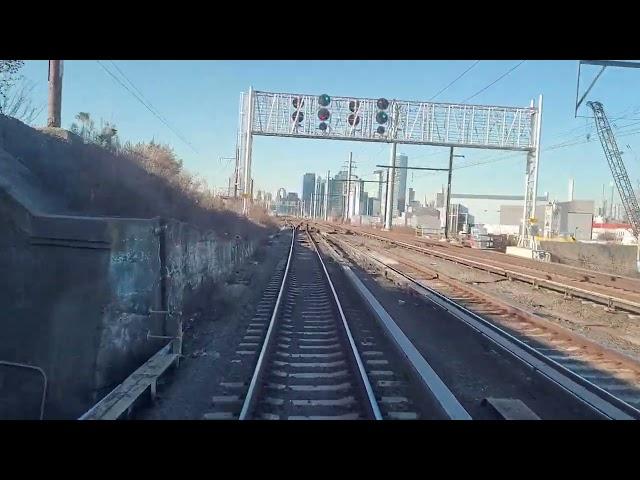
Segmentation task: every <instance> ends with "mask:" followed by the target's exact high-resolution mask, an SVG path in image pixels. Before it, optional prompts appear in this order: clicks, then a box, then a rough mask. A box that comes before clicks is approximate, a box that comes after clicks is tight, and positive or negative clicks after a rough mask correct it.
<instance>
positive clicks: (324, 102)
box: [318, 93, 331, 107]
mask: <svg viewBox="0 0 640 480" xmlns="http://www.w3.org/2000/svg"><path fill="white" fill-rule="evenodd" d="M330 103H331V97H330V96H329V95H327V94H326V93H323V94H322V95H320V96H319V97H318V105H320V106H321V107H327V106H329V104H330Z"/></svg>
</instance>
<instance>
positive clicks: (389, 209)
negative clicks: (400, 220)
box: [384, 142, 396, 230]
mask: <svg viewBox="0 0 640 480" xmlns="http://www.w3.org/2000/svg"><path fill="white" fill-rule="evenodd" d="M395 166H396V142H393V143H392V144H391V158H390V159H389V167H390V168H388V169H387V198H386V199H385V200H386V201H385V208H384V229H385V230H391V226H392V224H393V187H394V185H393V184H394V183H395V177H396V170H395Z"/></svg>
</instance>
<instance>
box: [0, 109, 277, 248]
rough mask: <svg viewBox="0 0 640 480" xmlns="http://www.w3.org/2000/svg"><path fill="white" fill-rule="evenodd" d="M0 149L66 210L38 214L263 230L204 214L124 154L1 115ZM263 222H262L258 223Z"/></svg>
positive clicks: (222, 213) (221, 214)
mask: <svg viewBox="0 0 640 480" xmlns="http://www.w3.org/2000/svg"><path fill="white" fill-rule="evenodd" d="M0 149H2V150H4V151H5V152H6V153H7V154H9V155H11V156H12V157H14V158H15V159H16V160H17V161H18V162H19V163H20V164H21V165H22V166H24V167H26V168H27V169H28V171H29V173H30V177H31V178H32V181H33V182H34V183H37V184H38V187H39V188H41V189H44V190H46V191H47V192H50V193H52V194H54V195H55V196H56V197H58V198H59V199H60V200H61V201H62V202H61V203H62V204H63V205H64V209H63V211H59V208H56V209H53V210H52V209H49V208H46V207H47V206H43V209H42V210H41V211H42V213H53V214H71V215H84V216H108V217H132V218H154V217H164V218H173V219H176V220H180V221H183V222H186V223H189V224H192V225H194V226H196V227H198V228H200V229H202V230H214V231H215V232H216V233H217V234H218V235H220V236H223V237H224V236H228V235H240V236H242V237H245V238H247V237H250V236H252V235H256V234H260V233H264V230H265V228H264V227H265V226H264V225H261V224H259V223H258V222H257V221H255V222H253V221H248V220H247V219H245V218H244V217H242V216H240V215H238V214H237V213H235V212H233V211H231V210H228V209H223V208H220V209H217V208H213V209H212V208H204V207H202V206H200V205H198V203H197V201H194V199H193V198H191V197H189V196H188V195H186V194H185V193H184V192H183V191H181V190H180V189H179V188H177V187H175V186H174V185H171V184H170V182H169V181H168V180H167V179H165V178H162V177H161V176H158V175H154V174H152V173H149V172H148V171H147V170H145V169H144V168H143V167H142V166H141V165H139V164H137V163H136V162H135V161H132V160H131V158H129V157H127V156H126V155H124V154H119V153H116V152H112V151H108V150H106V149H104V148H102V147H99V146H97V145H93V144H84V143H83V141H82V139H81V138H80V137H78V136H77V135H74V134H73V133H70V132H68V131H66V130H62V129H41V130H40V129H34V128H31V127H29V126H27V125H25V124H23V123H22V122H20V121H18V120H15V119H13V118H9V117H6V116H3V115H0ZM260 220H261V221H263V222H264V221H265V219H264V218H262V219H260Z"/></svg>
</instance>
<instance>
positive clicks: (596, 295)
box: [356, 231, 640, 313]
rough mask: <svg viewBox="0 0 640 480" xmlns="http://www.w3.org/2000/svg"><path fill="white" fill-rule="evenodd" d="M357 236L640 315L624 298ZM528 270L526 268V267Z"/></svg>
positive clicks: (639, 305) (635, 304)
mask: <svg viewBox="0 0 640 480" xmlns="http://www.w3.org/2000/svg"><path fill="white" fill-rule="evenodd" d="M356 234H357V235H362V236H365V237H370V238H373V239H375V240H380V241H383V242H388V243H391V244H393V245H398V246H401V247H404V248H407V249H409V250H414V251H416V252H421V253H425V254H427V255H431V256H434V257H438V258H443V259H445V260H448V261H451V262H455V263H459V264H462V265H467V266H471V267H473V268H477V269H479V270H484V271H487V272H489V273H493V274H496V275H501V276H504V277H507V278H511V279H515V280H519V281H522V282H526V283H530V284H532V285H536V286H538V287H544V288H547V289H549V290H554V291H556V292H560V293H570V294H572V295H574V296H576V297H579V298H585V299H587V300H591V301H594V302H597V303H600V304H603V305H607V306H609V307H611V306H613V307H618V308H620V309H622V310H627V311H631V312H634V313H640V303H638V302H633V301H631V300H625V299H623V298H620V297H614V296H611V295H607V294H604V293H600V292H594V291H591V290H586V289H583V288H579V287H575V286H572V285H567V284H565V283H561V282H557V281H553V280H547V279H543V278H539V277H535V276H533V275H528V274H526V273H520V272H517V271H514V270H510V269H508V268H503V267H499V266H495V265H491V264H487V263H483V262H478V261H475V260H471V259H468V258H464V257H457V256H455V255H451V254H449V253H443V252H436V251H433V250H430V249H427V248H424V247H419V246H418V245H412V244H410V243H406V242H402V241H400V240H394V239H391V238H387V237H383V236H380V235H375V234H373V233H368V232H359V231H358V232H356ZM525 268H526V267H525ZM604 286H605V287H607V288H615V287H608V286H606V285H604Z"/></svg>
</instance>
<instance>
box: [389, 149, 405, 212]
mask: <svg viewBox="0 0 640 480" xmlns="http://www.w3.org/2000/svg"><path fill="white" fill-rule="evenodd" d="M408 163H409V157H407V156H406V155H404V154H400V155H397V156H396V166H398V167H404V168H399V169H397V170H396V171H395V172H396V174H395V182H394V186H393V189H394V193H393V196H394V199H395V200H396V202H395V204H396V205H397V209H398V212H400V213H402V212H404V211H405V208H406V205H407V168H406V167H407V166H408ZM394 210H395V208H394Z"/></svg>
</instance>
